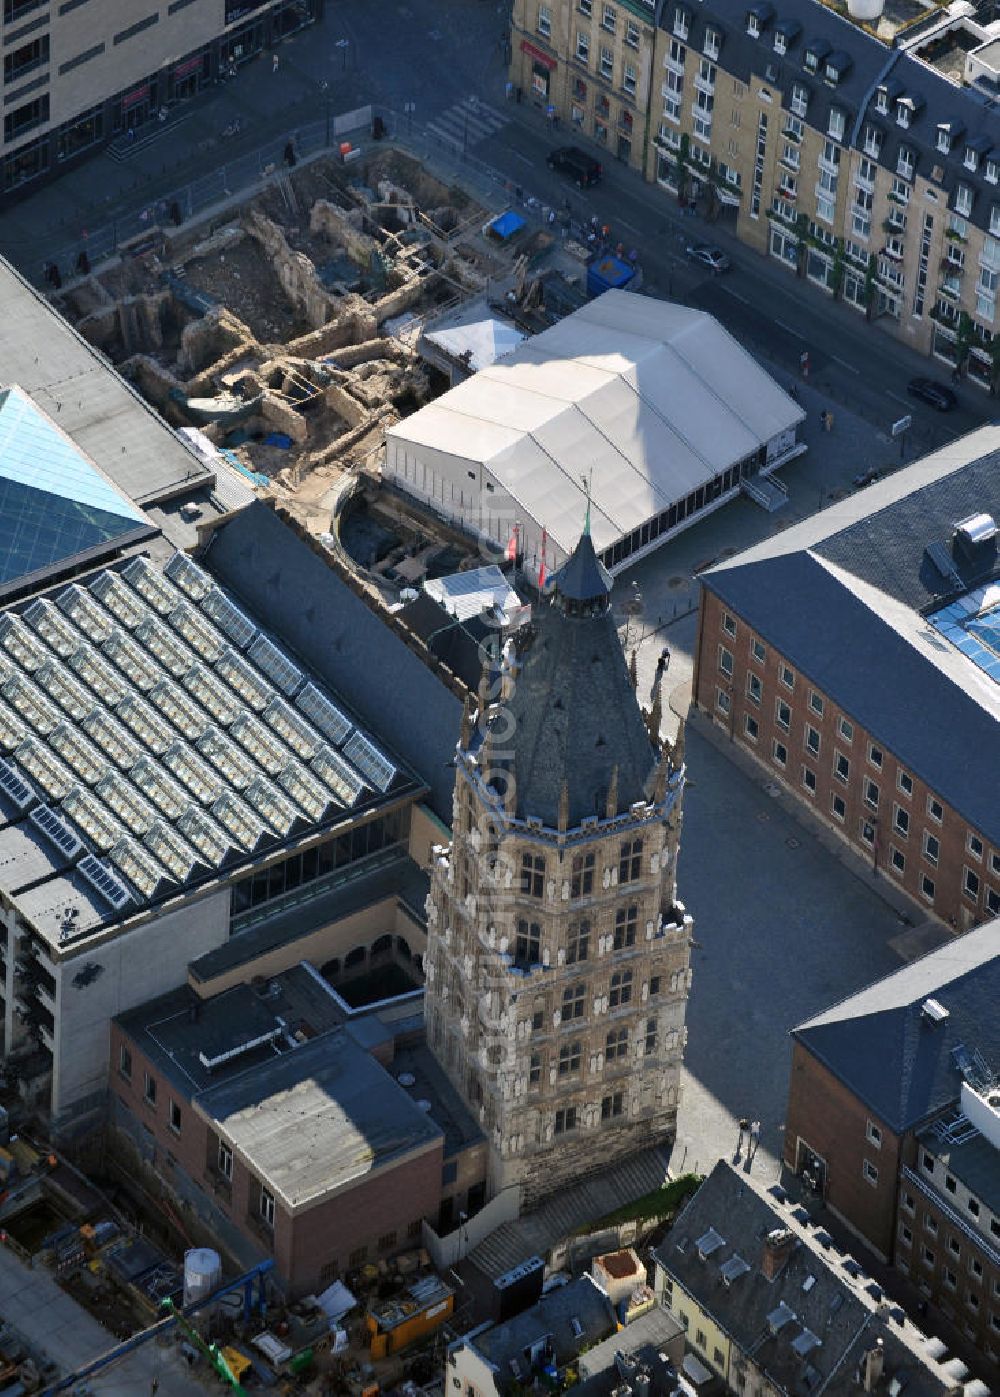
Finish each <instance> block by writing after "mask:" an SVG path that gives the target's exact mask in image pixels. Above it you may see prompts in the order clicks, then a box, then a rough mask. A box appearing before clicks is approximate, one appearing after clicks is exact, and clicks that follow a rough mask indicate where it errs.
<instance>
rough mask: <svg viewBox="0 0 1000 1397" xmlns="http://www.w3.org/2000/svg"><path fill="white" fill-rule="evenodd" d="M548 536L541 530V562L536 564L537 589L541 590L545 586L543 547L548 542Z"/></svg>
mask: <svg viewBox="0 0 1000 1397" xmlns="http://www.w3.org/2000/svg"><path fill="white" fill-rule="evenodd" d="M548 538H549V536H548V534H547V533H546V531H545V530H544V529H543V530H542V560H541V562H540V563H539V564H538V587H539V590H541V589H542V588H543V587H544V586H545V545H546V543H547V542H548Z"/></svg>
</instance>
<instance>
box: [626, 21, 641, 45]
mask: <svg viewBox="0 0 1000 1397" xmlns="http://www.w3.org/2000/svg"><path fill="white" fill-rule="evenodd" d="M625 42H626V43H627V44H628V46H629V48H630V49H637V48H638V47H639V26H638V25H637V24H636V22H635V20H634V19H626V21H625Z"/></svg>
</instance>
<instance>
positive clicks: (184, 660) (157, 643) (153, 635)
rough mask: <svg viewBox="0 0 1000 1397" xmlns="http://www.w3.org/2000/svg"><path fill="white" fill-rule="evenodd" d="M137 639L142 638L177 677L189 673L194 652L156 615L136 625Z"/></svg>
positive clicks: (150, 650)
mask: <svg viewBox="0 0 1000 1397" xmlns="http://www.w3.org/2000/svg"><path fill="white" fill-rule="evenodd" d="M135 638H136V640H141V641H142V643H143V645H145V647H146V649H147V650H148V651H149V652H150V654H151V655H155V656H156V658H157V659H158V660H159V662H160V664H161V665H162V666H163V668H164V669H165V670H167V672H168V673H169V674H172V675H174V677H175V678H178V679H179V678H180V677H181V675H183V674H187V672H188V670H189V669H190V668H191V666H192V665H193V664H194V659H195V657H194V654H193V653H192V651H191V650H190V649H189V647H188V646H186V645H185V644H184V642H183V640H180V639H179V638H178V637H177V636H176V635H174V633H173V632H172V631H170V630H168V629H167V627H166V626H165V625H164V624H163V622H162V621H158V620H157V619H156V617H155V616H150V617H148V618H147V619H146V620H145V621H143V622H142V624H141V625H140V626H137V627H136V631H135Z"/></svg>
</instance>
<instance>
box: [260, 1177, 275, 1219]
mask: <svg viewBox="0 0 1000 1397" xmlns="http://www.w3.org/2000/svg"><path fill="white" fill-rule="evenodd" d="M260 1216H261V1220H262V1221H263V1223H264V1225H265V1226H266V1227H273V1226H274V1194H273V1193H271V1192H270V1191H269V1190H268V1189H266V1188H265V1187H264V1186H263V1184H262V1185H261V1189H260Z"/></svg>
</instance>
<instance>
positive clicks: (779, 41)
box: [774, 33, 788, 53]
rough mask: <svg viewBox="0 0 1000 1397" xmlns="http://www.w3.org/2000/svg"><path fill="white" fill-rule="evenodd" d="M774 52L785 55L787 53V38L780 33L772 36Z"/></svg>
mask: <svg viewBox="0 0 1000 1397" xmlns="http://www.w3.org/2000/svg"><path fill="white" fill-rule="evenodd" d="M774 51H775V53H787V52H788V38H787V36H786V35H785V34H782V33H777V34H775V36H774Z"/></svg>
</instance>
